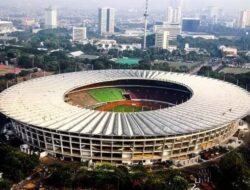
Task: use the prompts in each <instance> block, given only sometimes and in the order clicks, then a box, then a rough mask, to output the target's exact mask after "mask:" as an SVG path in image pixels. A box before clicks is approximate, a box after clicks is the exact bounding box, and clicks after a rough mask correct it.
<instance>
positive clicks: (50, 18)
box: [45, 7, 57, 29]
mask: <svg viewBox="0 0 250 190" xmlns="http://www.w3.org/2000/svg"><path fill="white" fill-rule="evenodd" d="M45 28H49V29H53V28H57V10H56V9H55V8H53V7H49V8H47V9H45Z"/></svg>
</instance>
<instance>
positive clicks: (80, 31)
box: [72, 27, 87, 43]
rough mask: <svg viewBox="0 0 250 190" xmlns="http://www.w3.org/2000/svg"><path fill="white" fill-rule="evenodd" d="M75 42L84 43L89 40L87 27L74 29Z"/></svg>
mask: <svg viewBox="0 0 250 190" xmlns="http://www.w3.org/2000/svg"><path fill="white" fill-rule="evenodd" d="M72 37H73V42H77V43H83V42H84V41H85V40H86V39H87V29H86V27H73V32H72Z"/></svg>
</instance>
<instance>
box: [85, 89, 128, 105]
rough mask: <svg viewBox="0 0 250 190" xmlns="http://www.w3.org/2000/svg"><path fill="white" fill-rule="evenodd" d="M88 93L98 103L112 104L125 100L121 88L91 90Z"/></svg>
mask: <svg viewBox="0 0 250 190" xmlns="http://www.w3.org/2000/svg"><path fill="white" fill-rule="evenodd" d="M88 93H89V94H90V95H91V96H92V97H93V98H94V99H95V100H96V101H98V102H110V101H116V100H124V99H125V98H124V97H123V95H122V93H123V90H122V89H120V88H100V89H94V90H89V91H88Z"/></svg>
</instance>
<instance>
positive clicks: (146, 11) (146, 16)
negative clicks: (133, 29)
mask: <svg viewBox="0 0 250 190" xmlns="http://www.w3.org/2000/svg"><path fill="white" fill-rule="evenodd" d="M143 16H144V40H143V49H146V48H147V28H148V16H149V15H148V0H146V6H145V13H144V15H143Z"/></svg>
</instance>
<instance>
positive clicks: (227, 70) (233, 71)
mask: <svg viewBox="0 0 250 190" xmlns="http://www.w3.org/2000/svg"><path fill="white" fill-rule="evenodd" d="M249 72H250V69H243V68H231V67H225V68H224V69H222V70H220V73H225V74H227V73H228V74H243V73H249Z"/></svg>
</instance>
